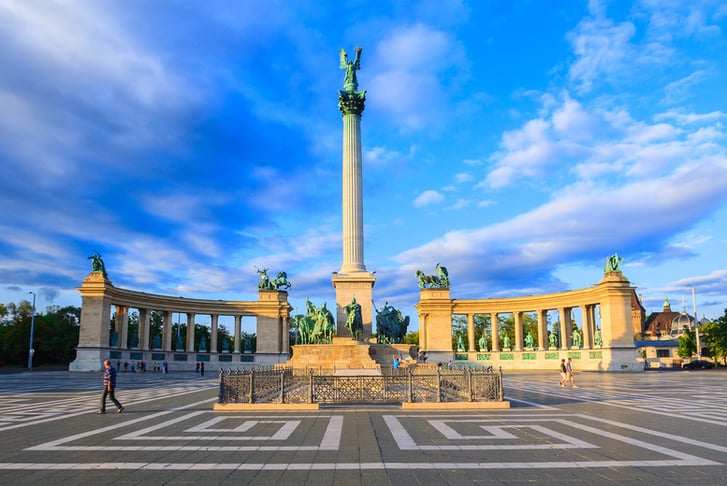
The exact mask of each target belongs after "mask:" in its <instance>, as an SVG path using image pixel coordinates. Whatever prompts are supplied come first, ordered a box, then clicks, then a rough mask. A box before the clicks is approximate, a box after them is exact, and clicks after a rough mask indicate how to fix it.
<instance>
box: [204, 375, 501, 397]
mask: <svg viewBox="0 0 727 486" xmlns="http://www.w3.org/2000/svg"><path fill="white" fill-rule="evenodd" d="M324 371H331V372H330V373H327V372H324ZM333 371H334V370H323V369H320V368H315V369H303V370H301V369H293V368H267V369H260V368H258V369H250V370H240V369H237V370H232V369H228V370H226V371H225V370H220V373H219V385H220V390H219V400H218V401H219V403H222V404H227V403H325V404H332V403H396V402H399V403H403V402H409V403H411V402H475V401H488V402H494V401H503V390H502V389H503V385H502V369H500V370H497V371H495V370H493V369H492V367H489V368H482V369H475V368H464V369H454V370H443V369H425V370H422V369H416V368H415V369H411V368H407V369H402V370H394V372H391V373H390V372H386V373H384V374H381V375H350V374H346V375H338V374H334V372H333ZM397 371H398V372H397Z"/></svg>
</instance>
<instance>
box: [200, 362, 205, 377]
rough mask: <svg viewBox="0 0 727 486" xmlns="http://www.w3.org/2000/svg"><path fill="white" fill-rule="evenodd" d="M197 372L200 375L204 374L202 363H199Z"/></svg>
mask: <svg viewBox="0 0 727 486" xmlns="http://www.w3.org/2000/svg"><path fill="white" fill-rule="evenodd" d="M199 374H200V376H204V363H200V364H199Z"/></svg>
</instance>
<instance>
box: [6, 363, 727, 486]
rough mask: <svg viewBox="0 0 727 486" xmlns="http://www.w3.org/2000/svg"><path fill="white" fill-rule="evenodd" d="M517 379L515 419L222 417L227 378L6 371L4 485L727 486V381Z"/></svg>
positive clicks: (371, 414) (684, 377)
mask: <svg viewBox="0 0 727 486" xmlns="http://www.w3.org/2000/svg"><path fill="white" fill-rule="evenodd" d="M576 377H577V382H578V385H579V388H577V389H573V388H566V389H563V388H560V387H559V386H558V380H559V377H558V375H557V373H555V372H553V373H536V372H532V373H523V372H520V373H516V372H513V373H506V374H505V396H506V399H507V400H509V401H510V402H511V408H510V409H509V410H492V411H489V410H488V411H474V412H469V411H468V412H463V411H455V410H452V411H446V412H443V411H436V412H408V411H407V412H405V411H402V410H401V409H400V408H399V407H393V406H365V405H364V406H358V407H328V408H324V409H321V410H320V411H316V412H310V411H308V412H293V411H279V412H214V411H212V405H213V403H214V402H215V400H216V396H217V383H216V376H215V374H214V373H210V372H209V371H208V373H207V375H206V376H205V377H200V376H198V375H195V374H194V373H184V374H182V373H171V374H169V375H162V374H161V373H152V372H146V373H136V374H131V373H119V386H118V388H117V397H118V398H119V399H120V401H121V402H122V403H123V405H124V407H125V408H126V410H125V411H124V412H123V413H121V414H116V413H113V412H114V408H113V406H111V408H109V409H108V411H107V414H106V415H96V410H97V409H98V407H99V403H98V402H99V397H100V395H101V380H100V373H69V372H37V371H35V372H32V373H28V372H24V373H18V374H11V375H0V437H1V438H2V440H1V441H0V484H3V485H15V484H34V485H41V484H52V485H54V486H60V485H64V484H69V485H70V484H73V485H77V484H93V485H94V486H98V485H104V484H114V485H123V484H149V485H152V484H154V485H156V484H174V485H184V484H223V483H224V484H295V485H302V484H315V485H321V484H345V485H356V484H375V485H384V484H394V485H413V484H426V485H436V484H453V485H457V484H459V485H461V484H471V483H483V484H525V483H533V482H535V483H537V484H559V485H560V484H635V483H639V484H659V485H670V484H674V485H684V484H700V485H712V484H726V483H727V479H725V478H726V477H727V466H725V464H727V440H726V439H725V437H727V387H725V381H727V373H726V372H723V371H721V370H705V371H654V372H646V373H623V374H622V373H578V374H577V375H576Z"/></svg>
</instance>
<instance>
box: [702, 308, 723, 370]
mask: <svg viewBox="0 0 727 486" xmlns="http://www.w3.org/2000/svg"><path fill="white" fill-rule="evenodd" d="M702 336H703V337H704V346H705V347H706V348H707V351H708V353H709V356H712V357H713V358H714V360H715V362H719V360H722V364H723V365H724V366H727V309H725V310H724V315H723V316H721V317H719V318H718V319H715V320H714V321H712V322H707V323H705V324H703V325H702V327H701V328H700V337H702Z"/></svg>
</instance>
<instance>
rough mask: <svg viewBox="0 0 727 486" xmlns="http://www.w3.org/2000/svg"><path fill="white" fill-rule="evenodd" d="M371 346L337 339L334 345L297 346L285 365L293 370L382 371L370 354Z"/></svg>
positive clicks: (334, 340)
mask: <svg viewBox="0 0 727 486" xmlns="http://www.w3.org/2000/svg"><path fill="white" fill-rule="evenodd" d="M370 346H371V345H370V344H368V343H363V342H361V341H354V340H353V339H351V338H345V337H336V338H333V343H332V344H296V345H295V346H293V357H292V358H290V359H289V360H288V361H287V362H286V363H285V365H286V366H292V367H293V368H322V369H332V368H336V369H375V370H378V369H380V366H379V364H378V363H377V362H376V361H374V360H373V359H372V358H371V355H370V354H369V348H370Z"/></svg>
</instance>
